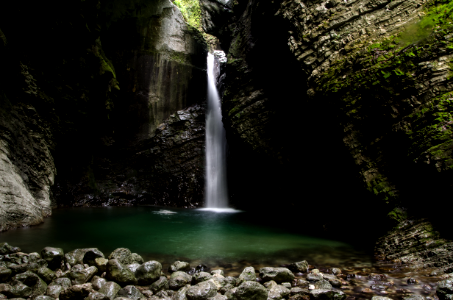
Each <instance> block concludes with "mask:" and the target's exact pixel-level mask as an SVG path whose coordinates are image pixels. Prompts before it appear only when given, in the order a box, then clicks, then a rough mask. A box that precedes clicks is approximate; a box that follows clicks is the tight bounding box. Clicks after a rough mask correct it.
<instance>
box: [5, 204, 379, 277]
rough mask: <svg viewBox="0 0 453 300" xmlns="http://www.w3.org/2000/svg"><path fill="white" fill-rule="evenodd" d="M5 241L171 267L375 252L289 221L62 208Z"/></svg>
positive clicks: (347, 260)
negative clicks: (126, 252) (126, 254)
mask: <svg viewBox="0 0 453 300" xmlns="http://www.w3.org/2000/svg"><path fill="white" fill-rule="evenodd" d="M302 232H303V233H304V234H302ZM0 241H6V242H8V243H10V244H11V245H14V246H19V247H21V248H22V250H23V251H24V252H34V251H37V252H39V251H40V250H41V249H42V248H44V247H46V246H53V247H61V248H63V249H64V250H65V251H70V250H73V249H75V248H84V247H97V248H99V249H100V250H101V251H103V252H104V254H106V255H108V254H109V253H110V252H111V251H112V250H114V249H116V248H119V247H126V248H129V249H131V251H132V252H136V253H139V254H140V255H142V256H143V257H144V258H145V259H156V260H159V261H161V262H162V263H164V264H167V263H171V262H173V261H174V260H177V259H179V260H186V261H190V262H192V263H197V264H198V263H203V264H206V265H208V266H212V267H213V266H222V265H224V266H229V267H230V268H233V269H234V268H235V266H236V267H237V268H240V267H241V266H242V265H256V266H261V265H269V266H276V265H281V264H285V263H290V262H294V261H300V260H303V259H306V260H307V261H308V262H309V263H310V264H313V265H323V266H344V265H357V264H365V265H366V264H369V263H370V262H371V257H370V255H369V254H368V253H365V252H363V251H360V250H358V249H356V248H354V247H353V246H352V245H349V244H347V243H344V242H341V241H333V240H328V239H323V238H320V237H315V236H311V235H310V230H309V228H308V229H307V228H305V229H303V228H301V229H300V230H296V231H294V230H293V231H292V232H290V231H288V226H287V224H286V220H285V218H275V217H274V218H272V215H271V216H269V215H266V216H263V215H260V214H251V213H247V212H237V213H215V212H210V211H200V210H193V209H190V210H189V209H175V208H159V207H151V206H149V207H148V206H142V207H108V208H71V209H57V210H54V212H53V215H52V217H50V218H48V219H46V220H45V222H44V223H43V224H41V225H38V226H34V227H30V228H21V229H16V230H11V231H7V232H4V233H0Z"/></svg>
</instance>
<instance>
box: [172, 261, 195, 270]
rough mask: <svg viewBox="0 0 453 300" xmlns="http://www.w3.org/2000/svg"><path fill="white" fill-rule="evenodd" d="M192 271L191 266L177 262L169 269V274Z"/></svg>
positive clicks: (183, 262)
mask: <svg viewBox="0 0 453 300" xmlns="http://www.w3.org/2000/svg"><path fill="white" fill-rule="evenodd" d="M189 270H190V264H189V263H188V262H185V261H175V262H174V263H172V264H171V265H170V267H168V272H170V273H173V272H177V271H184V272H186V271H189Z"/></svg>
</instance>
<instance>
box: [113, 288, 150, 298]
mask: <svg viewBox="0 0 453 300" xmlns="http://www.w3.org/2000/svg"><path fill="white" fill-rule="evenodd" d="M116 296H117V297H126V298H129V299H132V300H138V299H140V298H145V296H143V294H142V293H141V292H140V291H139V290H138V289H137V288H136V287H135V286H133V285H128V286H125V287H124V288H122V289H120V290H119V291H118V294H117V295H116Z"/></svg>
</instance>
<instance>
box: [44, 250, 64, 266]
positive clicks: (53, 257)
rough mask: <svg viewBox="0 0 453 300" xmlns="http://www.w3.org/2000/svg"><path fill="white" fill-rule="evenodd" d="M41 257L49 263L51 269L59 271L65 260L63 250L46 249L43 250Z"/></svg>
mask: <svg viewBox="0 0 453 300" xmlns="http://www.w3.org/2000/svg"><path fill="white" fill-rule="evenodd" d="M41 257H42V259H44V260H45V261H47V264H48V266H49V268H50V269H57V268H59V267H60V265H61V262H62V261H63V259H64V252H63V249H61V248H54V247H45V248H44V249H42V250H41Z"/></svg>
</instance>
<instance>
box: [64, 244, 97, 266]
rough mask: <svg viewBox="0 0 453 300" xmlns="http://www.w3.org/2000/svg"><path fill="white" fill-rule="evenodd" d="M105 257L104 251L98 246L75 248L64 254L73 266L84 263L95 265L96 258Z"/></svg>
mask: <svg viewBox="0 0 453 300" xmlns="http://www.w3.org/2000/svg"><path fill="white" fill-rule="evenodd" d="M99 257H102V258H104V253H102V252H101V251H99V249H98V248H83V249H75V250H73V251H71V252H68V253H66V254H65V255H64V258H65V260H66V262H67V263H69V264H70V265H71V266H74V265H77V264H79V265H83V264H88V265H90V266H93V265H95V260H96V258H99Z"/></svg>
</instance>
